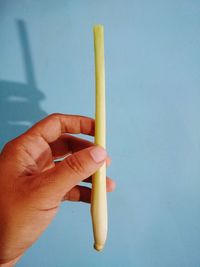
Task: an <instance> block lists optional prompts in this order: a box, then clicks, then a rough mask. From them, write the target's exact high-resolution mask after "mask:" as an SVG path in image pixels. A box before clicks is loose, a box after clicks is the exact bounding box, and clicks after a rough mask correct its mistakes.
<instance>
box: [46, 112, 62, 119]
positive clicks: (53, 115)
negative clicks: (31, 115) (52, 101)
mask: <svg viewBox="0 0 200 267" xmlns="http://www.w3.org/2000/svg"><path fill="white" fill-rule="evenodd" d="M61 115H62V114H61V113H52V114H50V115H49V116H48V117H49V118H52V119H57V118H58V117H60V116H61Z"/></svg>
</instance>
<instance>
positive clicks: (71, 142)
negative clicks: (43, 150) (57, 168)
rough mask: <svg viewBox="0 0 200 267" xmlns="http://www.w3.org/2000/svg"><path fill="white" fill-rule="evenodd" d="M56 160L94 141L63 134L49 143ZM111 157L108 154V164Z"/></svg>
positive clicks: (91, 144) (92, 144) (90, 144)
mask: <svg viewBox="0 0 200 267" xmlns="http://www.w3.org/2000/svg"><path fill="white" fill-rule="evenodd" d="M49 145H50V147H51V151H52V155H53V158H54V160H55V159H59V158H62V157H65V156H66V155H67V154H69V153H74V152H77V151H79V150H82V149H85V148H87V147H91V146H94V143H93V142H90V141H88V140H85V139H82V138H78V137H75V136H72V135H69V134H63V135H62V136H61V137H59V138H58V139H57V140H56V141H54V142H53V143H51V144H49ZM110 163H111V158H110V157H109V156H107V158H106V165H107V166H109V165H110Z"/></svg>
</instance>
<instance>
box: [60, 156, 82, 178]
mask: <svg viewBox="0 0 200 267" xmlns="http://www.w3.org/2000/svg"><path fill="white" fill-rule="evenodd" d="M65 163H66V164H67V166H68V167H69V168H70V169H71V171H72V172H74V173H75V174H76V175H83V174H84V172H85V168H84V165H83V163H82V162H81V160H80V159H79V158H78V156H77V155H76V154H73V155H72V156H69V157H67V159H66V160H65Z"/></svg>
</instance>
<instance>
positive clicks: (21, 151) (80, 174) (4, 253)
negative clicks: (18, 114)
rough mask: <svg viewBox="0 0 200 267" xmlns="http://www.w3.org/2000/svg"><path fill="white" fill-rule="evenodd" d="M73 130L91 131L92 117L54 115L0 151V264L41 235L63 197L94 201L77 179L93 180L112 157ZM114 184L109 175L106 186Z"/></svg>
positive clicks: (113, 185)
mask: <svg viewBox="0 0 200 267" xmlns="http://www.w3.org/2000/svg"><path fill="white" fill-rule="evenodd" d="M67 133H68V134H67ZM69 133H72V134H78V133H82V134H87V135H93V134H94V120H93V119H90V118H87V117H82V116H74V115H62V114H53V115H50V116H48V117H47V118H45V119H44V120H42V121H40V122H38V123H37V124H36V125H34V126H33V127H32V128H31V129H29V130H28V131H27V132H25V133H24V134H23V135H21V136H19V137H17V138H16V139H14V140H12V141H10V142H9V143H7V144H6V145H5V147H4V149H3V151H2V153H1V154H0V264H3V263H7V262H8V265H7V264H6V265H1V266H12V264H14V263H15V262H16V261H17V259H19V258H20V256H21V255H22V254H23V253H24V252H25V251H26V249H27V248H29V247H30V246H31V245H32V244H33V243H34V242H35V241H36V240H37V239H38V238H39V236H40V235H41V234H42V232H43V231H44V230H45V229H46V228H47V226H48V225H49V224H50V222H51V221H52V219H53V218H54V216H55V215H56V213H57V212H58V209H59V206H60V204H61V202H62V201H63V200H71V201H83V202H90V196H91V190H90V189H89V188H88V187H85V186H80V185H78V184H79V183H80V182H81V181H83V180H85V182H91V175H92V174H93V173H94V172H95V171H96V170H97V169H99V168H100V166H101V165H102V164H103V163H104V162H105V161H107V162H109V158H108V157H107V154H106V151H105V150H104V149H103V148H101V147H99V146H94V144H93V143H91V142H89V141H86V140H83V139H80V138H77V137H74V136H72V135H70V134H69ZM66 155H69V156H67V157H66V158H65V159H64V160H63V161H61V162H59V163H56V162H55V160H56V159H58V158H61V157H64V156H66ZM114 187H115V184H114V182H113V181H112V180H111V179H109V178H107V191H112V190H113V189H114ZM9 263H10V265H9Z"/></svg>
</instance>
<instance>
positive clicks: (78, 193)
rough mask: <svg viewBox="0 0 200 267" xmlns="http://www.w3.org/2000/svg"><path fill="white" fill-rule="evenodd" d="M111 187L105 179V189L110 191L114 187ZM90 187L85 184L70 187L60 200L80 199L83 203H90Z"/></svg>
mask: <svg viewBox="0 0 200 267" xmlns="http://www.w3.org/2000/svg"><path fill="white" fill-rule="evenodd" d="M110 189H111V187H110V185H109V182H108V180H107V183H106V190H107V192H111V191H113V190H114V189H112V190H110ZM91 192H92V191H91V189H90V188H88V187H85V186H81V185H77V186H75V187H74V188H72V189H71V190H70V191H69V192H68V193H67V194H65V196H64V197H63V199H62V201H66V200H67V201H81V202H85V203H91Z"/></svg>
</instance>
